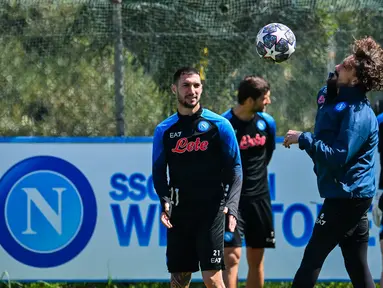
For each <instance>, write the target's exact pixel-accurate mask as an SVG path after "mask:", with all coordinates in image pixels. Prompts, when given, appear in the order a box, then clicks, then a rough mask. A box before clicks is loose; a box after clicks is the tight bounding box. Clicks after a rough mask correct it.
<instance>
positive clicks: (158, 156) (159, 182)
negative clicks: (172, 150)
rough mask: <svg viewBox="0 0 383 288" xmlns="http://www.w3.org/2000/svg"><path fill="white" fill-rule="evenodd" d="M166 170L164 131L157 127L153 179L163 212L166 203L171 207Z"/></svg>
mask: <svg viewBox="0 0 383 288" xmlns="http://www.w3.org/2000/svg"><path fill="white" fill-rule="evenodd" d="M166 170H167V161H166V153H165V150H164V143H163V131H162V129H161V128H160V127H158V126H157V127H156V129H155V131H154V137H153V151H152V177H153V185H154V189H155V190H156V193H157V194H158V196H159V198H160V201H161V206H162V211H164V206H165V203H169V206H170V207H171V203H170V201H171V199H170V191H169V185H168V180H167V173H166Z"/></svg>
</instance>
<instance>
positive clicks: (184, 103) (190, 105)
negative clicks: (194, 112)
mask: <svg viewBox="0 0 383 288" xmlns="http://www.w3.org/2000/svg"><path fill="white" fill-rule="evenodd" d="M177 99H178V103H180V104H181V105H182V106H183V107H185V108H188V109H193V108H194V107H195V106H197V105H198V103H199V100H197V101H196V103H195V104H189V103H188V102H187V101H186V100H185V99H182V98H181V97H180V96H179V95H177Z"/></svg>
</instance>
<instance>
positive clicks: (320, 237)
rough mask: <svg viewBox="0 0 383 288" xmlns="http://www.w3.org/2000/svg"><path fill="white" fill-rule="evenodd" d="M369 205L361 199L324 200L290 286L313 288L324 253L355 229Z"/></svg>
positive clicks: (328, 251) (326, 254)
mask: <svg viewBox="0 0 383 288" xmlns="http://www.w3.org/2000/svg"><path fill="white" fill-rule="evenodd" d="M370 204H371V203H370V202H368V201H367V202H366V201H365V200H363V199H362V200H358V199H326V200H325V201H324V204H323V206H322V209H321V211H320V212H319V216H318V218H317V220H316V222H315V226H314V231H313V233H312V236H311V238H310V241H309V243H308V245H307V247H306V249H305V252H304V255H303V259H302V262H301V265H300V267H299V269H298V271H297V273H296V275H295V278H294V281H293V285H292V287H305V288H310V287H314V285H315V283H316V281H317V279H318V276H319V273H320V270H321V268H322V265H323V263H324V261H325V259H326V258H327V256H328V254H329V253H330V252H331V251H332V250H333V249H334V248H335V246H336V245H337V244H339V243H340V242H341V241H344V239H345V237H346V236H347V235H348V234H350V231H351V230H352V229H354V230H355V227H357V225H358V223H359V221H360V219H361V217H362V216H363V215H364V213H366V211H367V210H368V208H369V207H370Z"/></svg>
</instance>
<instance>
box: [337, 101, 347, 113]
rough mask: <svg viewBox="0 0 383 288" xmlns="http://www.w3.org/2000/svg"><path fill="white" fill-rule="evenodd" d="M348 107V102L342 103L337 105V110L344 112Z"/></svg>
mask: <svg viewBox="0 0 383 288" xmlns="http://www.w3.org/2000/svg"><path fill="white" fill-rule="evenodd" d="M346 106H347V104H346V102H340V103H338V104H336V106H335V110H336V111H338V112H339V111H342V110H343V109H344V108H346Z"/></svg>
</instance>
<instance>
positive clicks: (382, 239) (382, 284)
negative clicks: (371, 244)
mask: <svg viewBox="0 0 383 288" xmlns="http://www.w3.org/2000/svg"><path fill="white" fill-rule="evenodd" d="M380 229H382V228H380ZM379 242H380V253H381V257H382V267H381V270H382V272H381V273H380V287H383V231H380V233H379Z"/></svg>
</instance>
